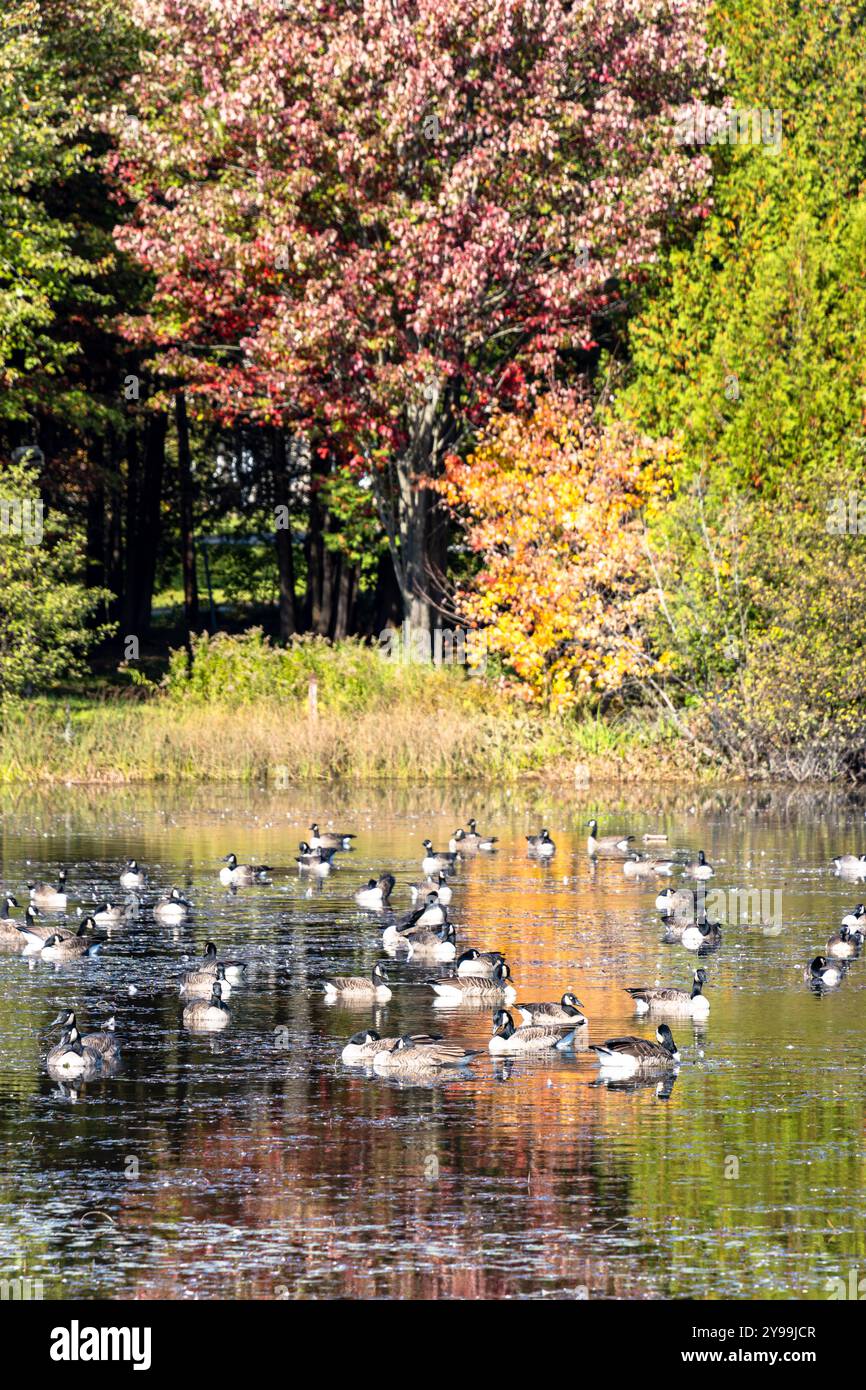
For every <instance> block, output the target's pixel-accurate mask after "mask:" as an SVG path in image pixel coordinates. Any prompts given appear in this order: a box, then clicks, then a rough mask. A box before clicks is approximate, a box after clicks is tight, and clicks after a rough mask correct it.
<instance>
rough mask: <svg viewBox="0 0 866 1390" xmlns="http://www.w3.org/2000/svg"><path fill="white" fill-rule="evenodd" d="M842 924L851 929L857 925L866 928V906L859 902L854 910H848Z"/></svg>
mask: <svg viewBox="0 0 866 1390" xmlns="http://www.w3.org/2000/svg"><path fill="white" fill-rule="evenodd" d="M842 926H843V927H848V928H849V929H851V930H854V929H856V928H857V927H860V928H866V906H864V905H863V903H858V904H857V906H856V907H855V908H854V910H853V911H852V912H846V914H845V916H844V917H843V918H842Z"/></svg>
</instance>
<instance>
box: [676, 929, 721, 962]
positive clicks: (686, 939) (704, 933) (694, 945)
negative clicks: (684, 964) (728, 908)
mask: <svg viewBox="0 0 866 1390" xmlns="http://www.w3.org/2000/svg"><path fill="white" fill-rule="evenodd" d="M680 941H681V942H682V944H683V946H685V948H686V950H687V951H700V952H701V953H702V954H704V955H705V954H706V953H707V952H708V951H715V950H716V949H717V948H718V947H719V946H721V944H722V926H721V923H720V922H698V923H692V924H691V925H689V926H687V927H684V928H683V934H682V936H681V937H680Z"/></svg>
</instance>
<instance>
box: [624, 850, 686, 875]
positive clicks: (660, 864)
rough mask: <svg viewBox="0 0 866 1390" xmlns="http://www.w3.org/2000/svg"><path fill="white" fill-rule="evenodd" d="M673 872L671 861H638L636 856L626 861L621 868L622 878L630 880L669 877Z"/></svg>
mask: <svg viewBox="0 0 866 1390" xmlns="http://www.w3.org/2000/svg"><path fill="white" fill-rule="evenodd" d="M673 871H674V863H673V860H672V859H639V858H638V856H637V855H634V856H633V857H632V858H631V859H626V860H625V862H624V863H623V866H622V872H623V875H624V877H625V878H631V879H640V878H642V879H647V878H662V877H669V876H670V875H671V874H672V873H673Z"/></svg>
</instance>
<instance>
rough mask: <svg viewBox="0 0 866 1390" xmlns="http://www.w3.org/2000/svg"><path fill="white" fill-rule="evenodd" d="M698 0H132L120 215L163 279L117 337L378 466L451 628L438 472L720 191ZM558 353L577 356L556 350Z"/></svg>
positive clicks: (403, 579)
mask: <svg viewBox="0 0 866 1390" xmlns="http://www.w3.org/2000/svg"><path fill="white" fill-rule="evenodd" d="M704 12H705V4H704V2H703V0H592V3H589V2H588V0H353V2H349V0H137V4H136V17H137V19H138V21H139V23H140V25H141V27H142V30H143V31H144V32H145V33H146V34H147V35H148V42H149V51H148V53H147V54H145V55H144V61H143V66H142V69H141V71H140V73H139V74H138V75H137V76H136V78H135V79H134V80H133V81H132V82H131V83H130V84H129V86H128V88H127V91H126V99H125V104H124V107H123V109H118V110H116V111H115V112H114V113H113V116H112V124H113V128H114V130H115V132H116V134H117V137H118V142H119V153H118V155H117V157H116V161H115V169H114V172H115V176H116V178H117V181H118V184H119V188H120V193H121V196H122V197H123V198H124V199H126V200H131V201H132V202H133V203H134V205H135V206H134V210H133V213H132V216H131V218H130V219H129V221H128V222H127V224H126V225H124V227H123V228H122V229H120V230H119V231H118V233H117V235H118V239H119V241H120V242H121V244H122V245H123V246H124V247H125V248H126V249H127V250H128V251H130V252H131V253H132V254H133V255H134V256H135V257H136V258H137V259H138V260H139V262H141V264H142V265H143V266H145V267H146V268H147V269H148V270H149V271H150V272H152V274H153V275H154V277H155V293H154V297H153V301H152V304H151V306H150V312H148V313H147V314H145V315H143V316H140V317H136V318H130V319H129V320H128V321H127V322H126V323H125V331H126V333H127V334H128V335H129V337H130V338H132V339H133V340H135V341H137V342H139V343H142V344H148V345H150V347H151V348H152V349H153V351H154V355H155V358H156V361H157V363H158V367H159V370H160V371H161V372H162V373H164V374H165V376H166V377H167V379H169V380H171V381H173V382H183V383H184V385H185V387H186V390H187V393H188V395H189V396H190V398H192V397H194V396H195V395H199V396H201V397H202V398H204V401H205V402H206V403H207V406H206V408H207V409H209V410H214V411H216V412H217V413H218V414H219V415H220V416H221V417H222V418H224V419H227V420H231V419H245V420H252V421H260V422H262V423H270V424H285V425H287V426H290V427H292V428H294V429H296V430H298V431H302V432H304V433H307V434H308V435H309V436H310V437H311V438H314V439H318V440H320V441H326V442H327V444H328V447H330V448H336V449H337V450H338V451H339V453H340V455H341V457H342V458H343V459H345V460H348V461H351V463H352V464H353V466H354V467H355V468H356V469H357V470H358V472H359V475H361V474H363V475H364V476H365V477H366V478H367V479H369V482H370V485H371V486H372V488H373V493H374V496H375V498H376V501H377V505H378V510H379V514H380V517H381V520H382V524H383V526H384V528H385V530H386V532H387V535H388V540H389V544H390V548H391V553H392V557H393V560H394V567H395V571H396V574H397V578H398V582H399V585H400V589H401V593H402V596H403V601H404V605H405V609H406V615H407V617H409V618H410V620H411V621H412V622H413V623H414V624H416V625H419V626H421V627H428V626H429V625H430V623H431V613H432V611H435V603H436V602H437V600H438V597H439V593H440V591H439V589H438V575H439V571H440V570H441V568H442V565H443V556H442V553H441V546H442V523H440V522H439V519H438V514H437V510H436V493H435V491H434V490H433V489H431V488H430V487H428V486H427V485H426V480H429V479H432V478H435V477H436V476H437V475H438V474H439V472H440V470H441V464H442V460H443V459H444V457H445V456H446V454H447V453H448V452H453V451H460V450H461V449H462V448H463V446H464V444H465V442H466V441H467V439H468V437H469V436H470V435H471V433H472V431H473V430H474V429H475V428H476V427H477V426H478V425H479V424H480V423H482V422H483V421H484V420H485V419H486V418H487V417H488V415H489V414H490V412H491V410H492V409H494V408H502V407H503V406H505V407H508V406H509V405H510V404H513V405H516V406H519V405H521V404H523V403H524V402H526V403H529V402H531V398H532V397H533V395H534V394H535V392H536V391H537V390H538V389H539V388H540V387H543V386H545V385H546V384H547V383H549V382H550V381H551V380H552V379H553V377H554V375H555V374H557V373H558V372H559V371H560V369H561V364H562V362H563V360H567V358H568V355H569V354H572V355H573V353H574V352H575V350H579V349H586V348H588V347H590V346H591V344H592V323H593V319H594V317H595V316H597V315H599V314H603V313H604V312H605V310H606V308H607V307H608V306H609V301H610V297H611V294H613V293H615V292H616V291H615V290H613V289H612V288H611V285H612V284H615V283H616V280H619V281H622V280H624V279H625V280H627V279H629V278H633V277H635V276H639V275H640V273H641V271H642V269H643V268H644V267H646V266H647V265H648V264H649V263H651V262H652V260H653V258H654V257H655V256H656V254H657V252H658V249H659V247H660V245H661V243H662V241H663V239H664V237H665V235H666V234H667V233H668V231H669V230H670V228H671V227H672V226H673V225H675V224H676V223H677V222H686V221H688V220H690V219H694V218H696V217H700V216H702V215H703V214H704V213H705V211H706V198H707V186H708V179H709V165H708V160H707V159H706V157H705V156H704V155H702V154H697V155H696V154H695V153H694V152H693V151H688V150H686V149H685V148H684V147H683V146H681V145H677V144H676V143H675V140H674V138H673V123H672V112H673V109H674V108H675V107H676V106H678V105H680V104H681V103H683V102H685V101H687V100H690V99H692V98H693V97H696V96H701V95H704V94H706V93H707V92H708V91H709V90H710V87H711V85H712V82H713V80H714V76H715V74H714V63H715V59H714V55H713V54H712V53H711V52H710V51H709V50H708V47H707V44H706V41H705V35H704ZM564 355H565V358H564Z"/></svg>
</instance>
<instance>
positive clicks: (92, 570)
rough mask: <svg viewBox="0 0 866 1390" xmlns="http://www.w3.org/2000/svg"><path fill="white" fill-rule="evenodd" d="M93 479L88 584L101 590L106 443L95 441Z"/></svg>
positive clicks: (88, 527) (90, 491)
mask: <svg viewBox="0 0 866 1390" xmlns="http://www.w3.org/2000/svg"><path fill="white" fill-rule="evenodd" d="M92 455H93V459H94V465H95V466H94V469H93V477H92V479H91V481H90V487H89V490H88V493H87V584H88V588H91V589H100V588H102V587H103V586H104V584H105V454H104V442H103V440H101V439H97V440H94V442H93V446H92Z"/></svg>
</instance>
